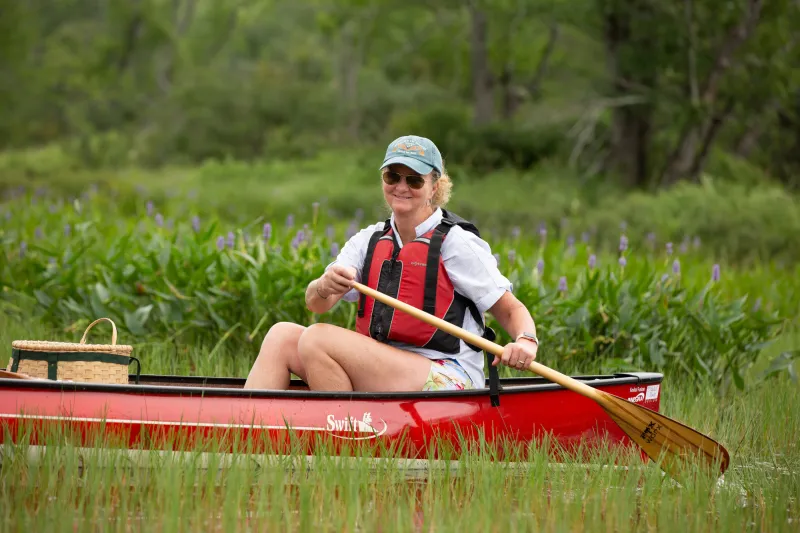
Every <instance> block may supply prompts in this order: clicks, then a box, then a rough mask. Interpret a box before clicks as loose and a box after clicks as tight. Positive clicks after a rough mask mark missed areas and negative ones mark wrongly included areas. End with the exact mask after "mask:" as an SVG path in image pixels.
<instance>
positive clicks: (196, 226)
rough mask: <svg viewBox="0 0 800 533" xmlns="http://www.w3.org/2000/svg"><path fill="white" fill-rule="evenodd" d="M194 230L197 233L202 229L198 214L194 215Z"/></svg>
mask: <svg viewBox="0 0 800 533" xmlns="http://www.w3.org/2000/svg"><path fill="white" fill-rule="evenodd" d="M192 230H193V231H194V232H195V233H198V232H199V231H200V217H199V216H197V215H195V216H193V217H192Z"/></svg>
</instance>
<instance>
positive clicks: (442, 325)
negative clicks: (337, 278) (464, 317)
mask: <svg viewBox="0 0 800 533" xmlns="http://www.w3.org/2000/svg"><path fill="white" fill-rule="evenodd" d="M353 287H354V288H355V289H356V290H358V291H360V292H362V293H364V294H365V295H367V296H369V297H371V298H374V299H376V300H378V301H380V302H383V303H384V304H386V305H389V306H391V307H394V308H395V309H399V310H400V311H403V312H404V313H408V314H410V315H411V316H413V317H415V318H418V319H419V320H422V321H423V322H426V323H428V324H430V325H432V326H435V327H437V328H439V329H441V330H443V331H445V332H447V333H449V334H451V335H454V336H456V337H458V338H460V339H462V340H463V341H464V342H467V343H469V344H472V345H474V346H478V347H479V348H481V349H483V350H486V351H487V352H489V353H491V354H493V355H497V356H500V355H502V353H503V347H502V346H500V345H499V344H495V343H494V342H491V341H489V340H487V339H484V338H482V337H479V336H478V335H475V334H474V333H470V332H468V331H466V330H464V329H462V328H460V327H458V326H455V325H453V324H451V323H450V322H446V321H444V320H441V319H439V318H436V317H435V316H433V315H431V314H429V313H426V312H425V311H422V310H421V309H417V308H416V307H413V306H411V305H408V304H406V303H403V302H401V301H399V300H397V299H395V298H392V297H391V296H387V295H385V294H383V293H380V292H377V291H375V290H372V289H370V288H369V287H367V286H365V285H362V284H361V283H357V282H355V283H354V284H353ZM527 370H530V371H531V372H535V373H536V374H539V375H540V376H542V377H544V378H546V379H548V380H550V381H552V382H554V383H558V384H559V385H561V386H562V387H564V388H567V389H569V390H571V391H573V392H577V393H578V394H581V395H583V396H586V397H587V398H590V399H592V400H594V401H595V402H597V403H598V404H599V405H600V407H602V408H603V409H604V410H605V412H606V413H608V415H609V416H610V417H611V418H612V419H613V420H614V421H615V422H616V423H617V424H618V425H619V427H620V428H622V430H623V431H624V432H625V433H626V434H627V435H628V436H629V437H630V438H631V440H633V442H635V443H636V444H638V445H639V446H640V447H641V448H642V449H643V450H644V452H645V453H646V454H647V455H648V456H649V457H650V458H651V459H653V460H654V461H656V462H657V463H659V465H660V466H661V468H662V469H663V470H664V471H665V472H667V473H668V474H670V475H672V476H673V477H674V476H675V475H676V474H677V473H678V471H679V469H680V468H681V465H682V464H685V463H686V462H687V461H691V460H692V459H695V458H696V459H698V460H699V461H700V462H701V464H703V465H705V466H707V467H709V468H711V469H712V470H713V469H719V474H720V475H721V474H724V473H725V470H727V469H728V465H729V463H730V457H729V455H728V451H727V450H726V449H725V448H724V447H723V446H722V445H720V444H719V443H718V442H716V441H714V440H712V439H711V438H709V437H707V436H705V435H703V434H702V433H700V432H699V431H696V430H694V429H692V428H690V427H688V426H686V425H684V424H681V423H680V422H678V421H676V420H672V419H671V418H669V417H666V416H664V415H662V414H661V413H657V412H656V411H653V410H652V409H648V408H647V407H644V406H642V405H637V404H635V403H633V402H629V401H628V400H625V399H623V398H620V397H618V396H615V395H613V394H609V393H607V392H604V391H601V390H598V389H595V388H592V387H590V386H589V385H587V384H585V383H582V382H580V381H578V380H576V379H573V378H571V377H569V376H567V375H565V374H562V373H561V372H558V371H556V370H553V369H551V368H548V367H546V366H544V365H543V364H541V363H537V362H536V361H533V362H532V363H531V364H530V365H528V367H527Z"/></svg>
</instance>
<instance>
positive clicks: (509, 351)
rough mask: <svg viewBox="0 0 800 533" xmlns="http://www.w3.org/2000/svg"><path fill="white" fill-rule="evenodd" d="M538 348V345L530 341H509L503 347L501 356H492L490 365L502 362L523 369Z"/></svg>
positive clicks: (532, 358)
mask: <svg viewBox="0 0 800 533" xmlns="http://www.w3.org/2000/svg"><path fill="white" fill-rule="evenodd" d="M538 350H539V345H538V344H537V343H535V342H532V341H528V340H520V341H518V342H510V343H508V344H506V345H505V347H504V348H503V355H502V356H500V357H497V356H495V357H494V361H492V366H497V364H498V363H503V364H504V365H506V366H508V367H511V368H515V369H517V370H524V369H526V368H528V365H530V364H531V363H532V362H533V361H534V360H535V359H536V352H537V351H538Z"/></svg>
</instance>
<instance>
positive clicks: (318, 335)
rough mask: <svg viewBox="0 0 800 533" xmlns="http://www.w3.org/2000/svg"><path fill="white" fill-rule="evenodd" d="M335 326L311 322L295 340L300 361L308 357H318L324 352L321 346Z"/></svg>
mask: <svg viewBox="0 0 800 533" xmlns="http://www.w3.org/2000/svg"><path fill="white" fill-rule="evenodd" d="M335 328H336V326H333V325H331V324H311V325H310V326H308V327H307V328H305V331H303V333H302V335H300V339H299V340H298V342H297V354H298V355H299V356H300V360H301V361H306V360H308V359H310V358H314V357H318V356H319V355H320V354H322V353H324V350H322V349H321V348H322V346H323V345H324V342H325V341H324V339H326V338H329V337H330V335H331V334H332V333H333V329H335Z"/></svg>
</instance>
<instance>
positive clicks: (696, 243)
mask: <svg viewBox="0 0 800 533" xmlns="http://www.w3.org/2000/svg"><path fill="white" fill-rule="evenodd" d="M692 247H693V248H694V249H695V250H699V249H700V237H695V238H694V239H693V240H692Z"/></svg>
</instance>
